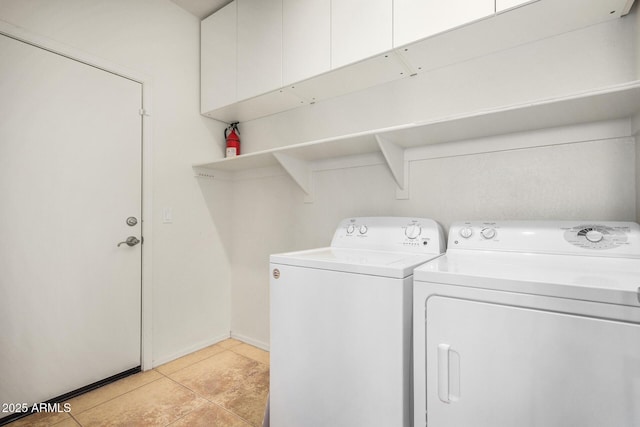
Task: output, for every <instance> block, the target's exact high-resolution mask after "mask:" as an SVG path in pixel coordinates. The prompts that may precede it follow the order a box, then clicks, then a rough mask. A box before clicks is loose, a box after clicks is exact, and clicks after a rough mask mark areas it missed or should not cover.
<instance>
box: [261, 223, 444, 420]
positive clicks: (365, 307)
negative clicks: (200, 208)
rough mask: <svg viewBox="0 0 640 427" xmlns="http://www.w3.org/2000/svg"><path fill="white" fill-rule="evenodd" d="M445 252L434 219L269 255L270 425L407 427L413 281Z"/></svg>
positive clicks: (366, 229)
mask: <svg viewBox="0 0 640 427" xmlns="http://www.w3.org/2000/svg"><path fill="white" fill-rule="evenodd" d="M442 252H444V234H443V232H442V230H441V227H440V226H439V225H438V224H437V223H436V222H434V221H432V220H429V219H423V218H393V217H368V218H349V219H345V220H343V221H342V222H341V223H340V225H339V226H338V228H337V230H336V232H335V234H334V236H333V240H332V242H331V246H330V247H327V248H321V249H314V250H308V251H301V252H293V253H286V254H278V255H271V348H270V350H271V372H270V375H271V380H270V383H271V384H270V423H271V425H272V426H274V427H300V426H305V427H327V426H331V427H358V426H363V427H365V426H366V427H375V426H380V427H389V426H394V427H402V426H409V425H411V411H410V406H411V397H410V393H411V319H412V315H411V310H412V304H411V298H412V283H413V280H412V274H413V269H414V268H415V267H416V266H418V265H420V264H423V263H425V262H427V261H429V260H431V259H433V258H435V257H437V256H440V255H441V253H442Z"/></svg>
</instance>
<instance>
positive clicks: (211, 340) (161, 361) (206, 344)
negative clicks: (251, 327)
mask: <svg viewBox="0 0 640 427" xmlns="http://www.w3.org/2000/svg"><path fill="white" fill-rule="evenodd" d="M228 338H230V334H222V335H218V336H216V337H213V338H209V339H207V340H205V341H200V342H199V343H197V344H194V345H191V346H189V347H187V348H184V349H182V350H180V351H178V352H176V353H172V354H170V355H168V356H164V357H161V358H159V359H155V360H154V361H153V368H155V367H158V366H160V365H163V364H165V363H167V362H171V361H172V360H175V359H178V358H180V357H182V356H186V355H187V354H190V353H193V352H194V351H198V350H202V349H203V348H205V347H209V346H210V345H213V344H217V343H219V342H220V341H224V340H226V339H228ZM238 339H240V338H238ZM240 340H241V341H244V340H242V339H240Z"/></svg>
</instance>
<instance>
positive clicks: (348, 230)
mask: <svg viewBox="0 0 640 427" xmlns="http://www.w3.org/2000/svg"><path fill="white" fill-rule="evenodd" d="M355 230H356V227H354V225H353V224H349V226H348V227H347V234H351V233H353V232H354V231H355Z"/></svg>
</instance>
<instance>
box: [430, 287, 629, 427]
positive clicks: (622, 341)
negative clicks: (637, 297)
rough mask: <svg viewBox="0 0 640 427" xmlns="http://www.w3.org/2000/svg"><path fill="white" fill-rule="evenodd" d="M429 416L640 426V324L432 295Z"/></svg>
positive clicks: (479, 424) (479, 425)
mask: <svg viewBox="0 0 640 427" xmlns="http://www.w3.org/2000/svg"><path fill="white" fill-rule="evenodd" d="M426 327H427V331H426V339H427V345H426V358H427V375H426V376H427V387H426V389H427V413H428V416H429V426H432V425H433V426H434V427H443V426H467V425H473V426H476V427H493V426H520V427H536V426H550V427H560V426H584V427H599V426H620V427H623V426H627V427H631V426H637V425H638V423H639V422H640V407H639V406H638V405H637V404H636V402H638V401H640V386H639V385H640V368H638V366H639V365H638V363H639V362H640V356H638V355H639V354H640V325H638V324H634V323H625V322H620V321H612V320H602V319H598V318H592V317H587V316H581V315H571V314H563V313H557V312H550V311H542V310H537V309H528V308H520V307H512V306H505V305H499V304H490V303H483V302H476V301H469V300H463V299H456V298H446V297H431V298H429V300H428V302H427V315H426Z"/></svg>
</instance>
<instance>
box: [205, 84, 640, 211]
mask: <svg viewBox="0 0 640 427" xmlns="http://www.w3.org/2000/svg"><path fill="white" fill-rule="evenodd" d="M639 112H640V81H632V82H628V83H625V84H620V85H615V86H609V87H604V88H601V89H598V90H593V91H589V92H581V93H574V94H570V95H568V96H564V97H561V98H554V99H542V100H537V101H535V102H529V103H526V104H517V105H510V106H506V107H503V108H497V109H491V110H483V111H474V112H470V113H467V114H461V115H456V116H449V117H440V118H434V119H432V120H428V121H425V122H420V123H411V124H407V125H402V126H395V127H391V128H382V129H375V130H371V131H367V132H362V133H357V134H350V135H344V136H339V137H333V138H327V139H321V140H317V141H309V142H304V143H300V144H295V145H289V146H286V147H280V148H275V149H271V150H265V151H260V152H254V153H249V154H243V155H241V156H238V157H234V158H227V159H221V160H216V161H213V162H208V163H202V164H197V165H194V168H195V169H196V170H197V169H205V170H207V171H212V172H211V173H210V174H209V175H213V176H214V177H215V174H216V171H217V172H223V173H234V172H238V171H243V170H250V169H257V168H267V167H274V166H278V165H279V166H282V167H283V168H284V169H285V170H286V171H287V172H288V173H289V174H290V175H291V177H292V178H293V179H294V181H295V182H296V183H298V185H299V186H300V188H301V189H302V190H303V191H304V192H305V194H306V195H307V196H308V197H307V201H310V200H311V197H312V185H311V174H312V170H313V164H314V162H318V161H324V160H327V159H340V158H345V157H353V156H358V155H366V154H371V153H378V154H379V155H380V156H381V157H382V158H383V159H384V161H385V162H386V165H387V166H388V167H389V170H390V172H391V175H392V176H393V178H394V179H395V181H396V183H397V184H398V198H408V182H407V178H408V167H407V159H406V150H407V149H411V148H416V147H421V146H426V145H432V144H443V143H447V142H453V141H461V140H468V139H477V138H482V137H488V136H497V135H504V134H509V133H514V132H524V131H532V130H537V129H546V128H553V127H558V126H568V125H576V124H583V123H592V122H598V121H606V120H615V119H624V118H629V117H634V116H635V115H636V114H638V113H639Z"/></svg>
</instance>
